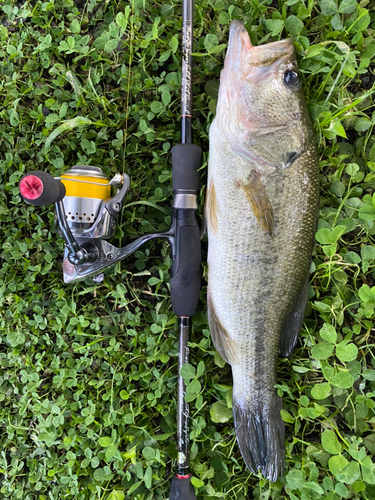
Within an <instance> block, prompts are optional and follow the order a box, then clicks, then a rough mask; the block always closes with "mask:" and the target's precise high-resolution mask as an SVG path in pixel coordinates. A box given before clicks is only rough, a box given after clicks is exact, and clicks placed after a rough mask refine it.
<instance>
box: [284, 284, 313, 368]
mask: <svg viewBox="0 0 375 500" xmlns="http://www.w3.org/2000/svg"><path fill="white" fill-rule="evenodd" d="M309 288H310V283H309V280H308V279H307V280H306V283H304V285H303V287H302V289H301V291H300V293H299V295H298V297H297V300H296V302H295V306H294V308H293V310H292V312H291V313H290V314H289V315H288V316H287V317H286V319H285V321H284V324H283V327H282V330H281V335H280V341H279V350H280V357H282V358H290V357H291V355H292V354H293V351H294V348H295V346H296V343H297V340H298V336H299V334H300V331H301V328H302V323H303V317H304V315H305V309H306V303H307V298H308V296H309Z"/></svg>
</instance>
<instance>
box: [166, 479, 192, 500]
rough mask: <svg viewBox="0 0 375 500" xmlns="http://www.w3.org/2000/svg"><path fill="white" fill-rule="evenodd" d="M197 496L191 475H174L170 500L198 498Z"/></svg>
mask: <svg viewBox="0 0 375 500" xmlns="http://www.w3.org/2000/svg"><path fill="white" fill-rule="evenodd" d="M196 498H197V497H196V496H195V491H194V486H193V485H192V484H191V476H189V477H187V478H181V477H178V476H176V475H175V476H173V479H172V484H171V492H170V494H169V500H196Z"/></svg>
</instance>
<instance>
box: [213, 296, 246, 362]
mask: <svg viewBox="0 0 375 500" xmlns="http://www.w3.org/2000/svg"><path fill="white" fill-rule="evenodd" d="M207 312H208V322H209V325H210V333H211V337H212V341H213V343H214V345H215V347H216V350H217V351H218V353H219V354H220V356H221V357H222V358H223V359H224V361H225V362H227V363H229V364H230V365H232V366H233V365H238V363H239V359H238V354H237V353H238V344H237V342H236V341H235V340H233V339H232V338H231V337H230V336H229V334H228V332H227V331H226V329H225V328H224V327H223V326H222V324H221V323H220V320H219V318H218V317H217V314H216V311H215V308H214V306H213V304H212V300H211V297H210V294H209V292H207Z"/></svg>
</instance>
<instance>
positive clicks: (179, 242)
mask: <svg viewBox="0 0 375 500" xmlns="http://www.w3.org/2000/svg"><path fill="white" fill-rule="evenodd" d="M170 287H171V297H172V309H173V312H174V313H175V314H176V315H177V316H188V317H190V316H193V315H194V314H195V312H196V310H197V305H198V298H199V290H200V288H201V240H200V231H199V227H198V222H197V219H196V217H195V210H178V214H177V221H176V233H175V258H174V260H173V262H172V266H171V278H170Z"/></svg>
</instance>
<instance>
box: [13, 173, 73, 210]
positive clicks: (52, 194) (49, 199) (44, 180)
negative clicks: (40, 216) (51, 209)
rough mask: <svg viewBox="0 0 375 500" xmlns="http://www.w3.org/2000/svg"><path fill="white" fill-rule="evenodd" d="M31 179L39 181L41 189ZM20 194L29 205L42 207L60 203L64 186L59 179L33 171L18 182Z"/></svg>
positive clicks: (63, 193) (38, 184) (63, 194)
mask: <svg viewBox="0 0 375 500" xmlns="http://www.w3.org/2000/svg"><path fill="white" fill-rule="evenodd" d="M33 177H37V178H38V179H39V180H40V181H41V184H42V188H41V189H40V187H41V184H40V183H38V182H35V179H33ZM39 190H40V194H39ZM20 193H21V196H22V198H23V199H24V200H26V201H27V202H28V203H30V204H31V205H35V206H36V207H43V206H44V205H51V204H52V203H56V202H58V201H61V200H62V199H63V198H64V196H65V186H64V184H63V183H62V182H61V181H60V180H59V179H55V178H54V177H52V175H51V174H49V173H47V172H43V171H41V170H35V171H34V172H29V173H28V174H26V175H25V176H23V177H22V179H21V181H20ZM35 196H37V197H35Z"/></svg>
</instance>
